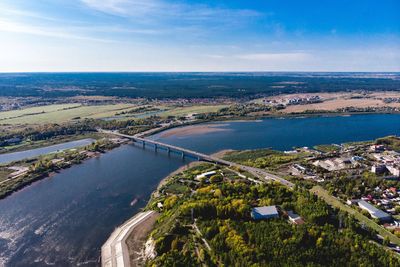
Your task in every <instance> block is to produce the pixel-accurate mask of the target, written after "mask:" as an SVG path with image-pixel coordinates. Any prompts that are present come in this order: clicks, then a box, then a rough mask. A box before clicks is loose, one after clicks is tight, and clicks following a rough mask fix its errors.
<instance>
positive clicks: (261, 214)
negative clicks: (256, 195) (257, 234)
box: [251, 206, 279, 220]
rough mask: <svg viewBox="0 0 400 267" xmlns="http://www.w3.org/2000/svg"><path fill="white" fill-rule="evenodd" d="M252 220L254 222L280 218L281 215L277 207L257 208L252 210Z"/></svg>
mask: <svg viewBox="0 0 400 267" xmlns="http://www.w3.org/2000/svg"><path fill="white" fill-rule="evenodd" d="M251 218H253V219H254V220H262V219H271V218H279V213H278V210H277V209H276V206H263V207H255V208H253V209H252V210H251Z"/></svg>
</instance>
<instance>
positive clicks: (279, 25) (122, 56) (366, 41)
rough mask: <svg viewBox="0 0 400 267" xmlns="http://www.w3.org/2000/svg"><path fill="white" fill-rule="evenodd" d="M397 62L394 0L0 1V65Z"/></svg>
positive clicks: (140, 67) (375, 67) (264, 67)
mask: <svg viewBox="0 0 400 267" xmlns="http://www.w3.org/2000/svg"><path fill="white" fill-rule="evenodd" d="M41 71H49V72H59V71H77V72H78V71H376V72H383V71H388V72H390V71H400V1H399V0H302V1H299V0H286V1H283V0H251V1H250V0H246V1H245V0H0V72H41Z"/></svg>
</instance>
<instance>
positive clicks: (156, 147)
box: [154, 144, 158, 152]
mask: <svg viewBox="0 0 400 267" xmlns="http://www.w3.org/2000/svg"><path fill="white" fill-rule="evenodd" d="M157 149H158V146H157V144H154V151H155V152H157Z"/></svg>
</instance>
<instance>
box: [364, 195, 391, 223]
mask: <svg viewBox="0 0 400 267" xmlns="http://www.w3.org/2000/svg"><path fill="white" fill-rule="evenodd" d="M358 206H359V207H360V208H362V209H363V210H366V211H368V212H369V214H370V215H371V217H372V218H374V219H378V220H380V221H390V220H392V216H391V215H390V214H388V213H386V212H384V211H382V210H380V209H377V208H375V207H374V206H373V205H371V204H369V203H368V202H366V201H364V200H360V201H358Z"/></svg>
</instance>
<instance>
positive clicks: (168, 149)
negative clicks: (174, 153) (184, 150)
mask: <svg viewBox="0 0 400 267" xmlns="http://www.w3.org/2000/svg"><path fill="white" fill-rule="evenodd" d="M167 153H168V156H169V155H170V154H171V149H170V148H169V147H167Z"/></svg>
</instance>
